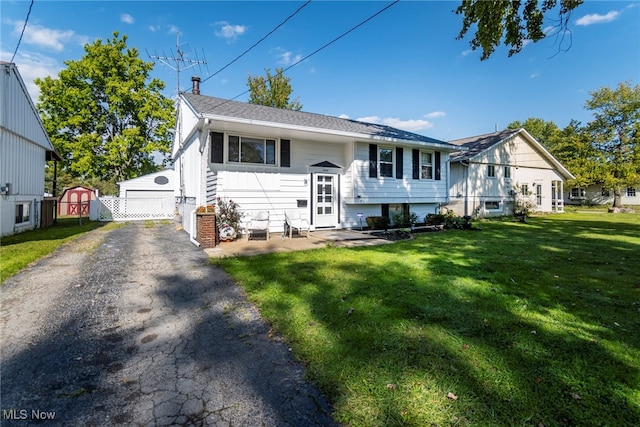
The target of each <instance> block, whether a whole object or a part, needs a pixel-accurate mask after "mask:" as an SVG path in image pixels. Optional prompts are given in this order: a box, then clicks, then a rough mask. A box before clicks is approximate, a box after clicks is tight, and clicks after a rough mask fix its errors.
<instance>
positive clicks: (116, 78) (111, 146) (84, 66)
mask: <svg viewBox="0 0 640 427" xmlns="http://www.w3.org/2000/svg"><path fill="white" fill-rule="evenodd" d="M126 41H127V36H126V35H123V36H122V37H120V36H119V33H118V32H114V33H113V39H107V41H106V43H103V42H102V41H101V40H100V39H97V40H96V41H95V42H94V43H93V44H87V45H85V47H84V50H85V55H84V56H83V57H82V59H80V60H78V61H66V62H65V65H66V66H67V68H66V69H63V70H62V71H60V73H59V74H58V77H57V78H51V77H45V78H44V79H36V81H35V83H36V84H37V85H38V86H39V87H40V97H39V100H38V103H37V108H38V111H39V112H40V115H41V117H42V121H43V123H44V126H45V129H46V130H47V132H48V134H49V136H50V138H51V140H52V142H53V144H54V146H55V148H56V150H58V152H59V153H60V154H61V155H62V157H63V159H64V160H63V162H62V164H61V172H63V173H68V174H70V175H71V176H73V177H80V178H85V179H91V178H95V179H100V180H107V181H111V182H113V181H116V182H117V181H121V180H125V179H129V178H133V177H136V176H139V175H142V174H146V173H149V172H153V171H155V170H157V168H158V166H157V165H156V164H155V161H154V154H155V155H157V154H161V155H166V154H167V153H169V150H170V145H171V138H170V134H169V131H170V130H171V129H172V128H173V127H174V123H175V114H174V106H173V101H171V100H170V99H168V98H166V97H164V96H163V95H162V94H161V91H162V90H163V89H164V87H165V85H164V82H162V81H160V80H158V79H151V80H150V77H149V74H150V72H151V71H152V69H153V63H149V62H144V61H142V60H141V59H140V58H139V55H138V51H137V49H135V48H128V47H127V43H126Z"/></svg>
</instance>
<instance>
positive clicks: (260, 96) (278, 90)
mask: <svg viewBox="0 0 640 427" xmlns="http://www.w3.org/2000/svg"><path fill="white" fill-rule="evenodd" d="M265 73H266V77H265V76H251V75H249V77H248V79H247V86H249V103H250V104H258V105H267V106H269V107H276V108H285V109H287V110H295V111H300V110H301V109H302V104H300V102H299V101H298V100H297V99H296V100H294V101H291V100H290V97H291V93H292V92H293V89H292V88H291V83H290V81H291V79H290V78H289V77H285V76H284V74H283V71H282V68H276V73H275V74H271V71H270V69H269V68H265Z"/></svg>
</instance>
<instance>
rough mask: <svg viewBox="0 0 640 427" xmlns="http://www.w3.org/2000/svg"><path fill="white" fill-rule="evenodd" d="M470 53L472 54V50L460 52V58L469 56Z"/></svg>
mask: <svg viewBox="0 0 640 427" xmlns="http://www.w3.org/2000/svg"><path fill="white" fill-rule="evenodd" d="M472 53H473V50H471V49H467V50H463V51H462V56H467V55H471V54H472Z"/></svg>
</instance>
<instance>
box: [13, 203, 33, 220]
mask: <svg viewBox="0 0 640 427" xmlns="http://www.w3.org/2000/svg"><path fill="white" fill-rule="evenodd" d="M30 207H31V203H30V202H21V203H17V204H16V225H19V224H28V223H29V220H30V219H31V217H30V215H29V213H30V211H31V209H30Z"/></svg>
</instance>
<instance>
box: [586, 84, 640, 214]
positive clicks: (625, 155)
mask: <svg viewBox="0 0 640 427" xmlns="http://www.w3.org/2000/svg"><path fill="white" fill-rule="evenodd" d="M589 94H590V95H591V99H589V100H588V101H587V102H586V104H585V108H587V109H588V110H592V111H593V117H594V119H593V121H591V122H589V123H588V124H587V126H586V128H587V131H588V133H589V135H590V136H591V141H592V145H593V147H594V149H595V150H597V151H598V153H600V157H601V161H602V167H601V171H600V173H601V174H602V176H601V180H602V181H603V185H604V187H605V188H608V189H609V190H611V191H613V193H614V203H613V206H614V207H621V206H622V202H621V199H620V196H621V194H622V191H624V190H625V189H626V187H628V186H636V185H638V184H639V183H640V85H636V86H631V85H630V84H627V83H620V84H618V87H617V88H616V89H611V88H608V87H602V88H600V89H598V90H596V91H593V92H590V93H589Z"/></svg>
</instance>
